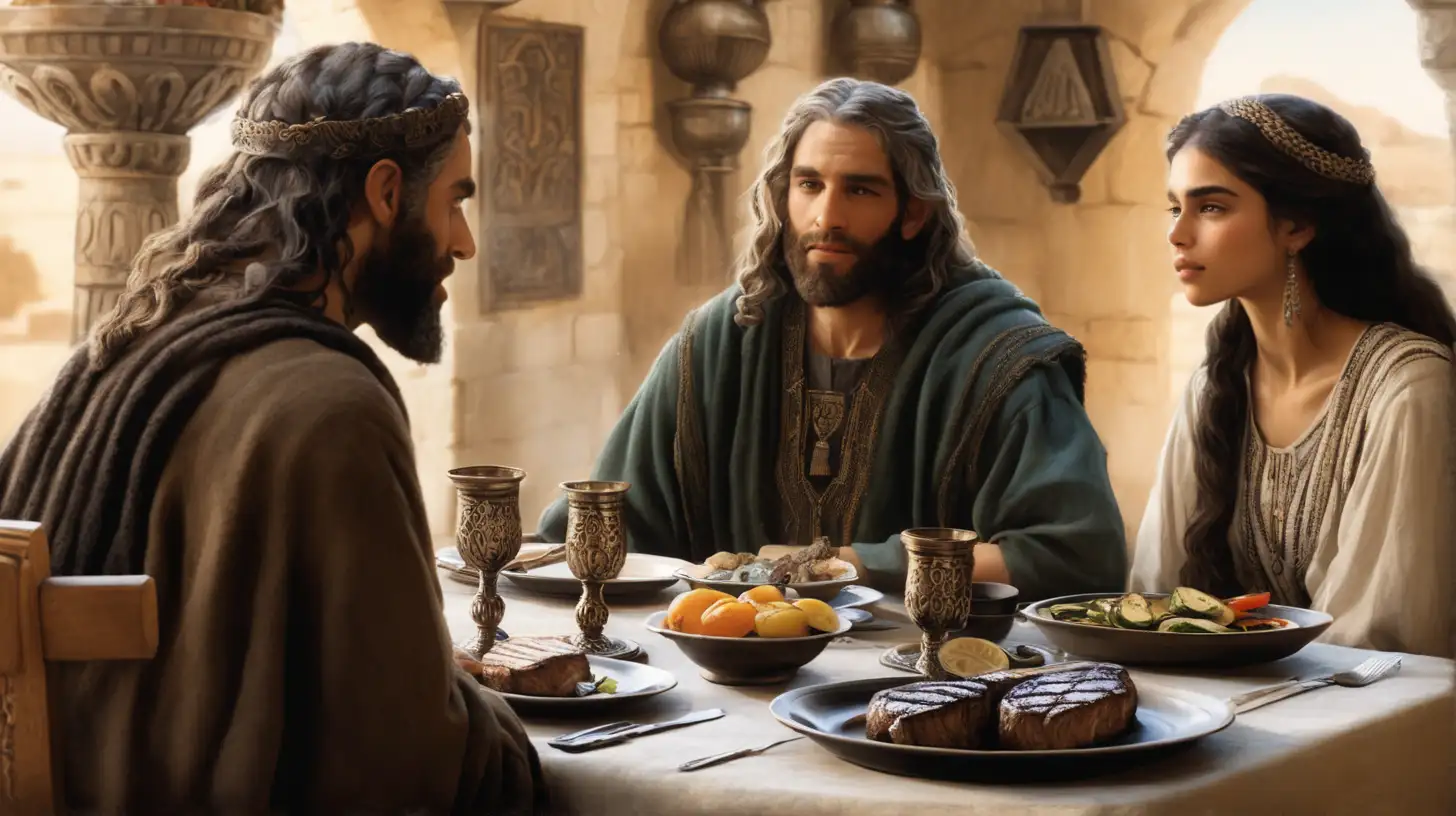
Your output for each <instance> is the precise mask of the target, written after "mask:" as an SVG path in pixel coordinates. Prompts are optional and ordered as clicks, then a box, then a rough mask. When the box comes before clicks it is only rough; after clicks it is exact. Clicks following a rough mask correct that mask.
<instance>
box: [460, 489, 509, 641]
mask: <svg viewBox="0 0 1456 816" xmlns="http://www.w3.org/2000/svg"><path fill="white" fill-rule="evenodd" d="M525 478H526V471H524V470H521V469H520V468H514V467H505V466H503V465H474V466H471V467H463V468H456V469H455V470H452V471H450V480H451V481H452V482H454V483H455V492H456V494H457V495H458V496H459V499H460V516H459V520H458V522H457V523H456V526H455V546H456V547H458V548H459V550H460V557H461V558H462V559H464V561H465V563H466V564H469V565H470V566H471V567H473V568H474V569H475V571H476V572H477V573H478V574H479V576H480V579H479V580H480V583H479V584H478V585H477V588H476V590H475V600H474V601H473V602H472V603H471V604H470V617H471V619H473V620H474V621H475V626H476V630H477V631H476V634H475V637H473V638H471V639H470V640H469V641H468V642H467V643H466V644H465V645H464V646H462V647H461V648H462V649H464V650H465V651H467V652H469V653H470V654H471V656H472V657H474V658H475V659H477V660H479V659H480V658H481V657H483V656H484V655H485V653H486V652H488V651H490V649H491V647H492V646H494V645H495V641H496V630H497V629H498V628H499V627H500V622H501V618H503V617H505V614H506V602H505V601H504V600H503V599H502V598H501V596H500V594H499V593H498V592H497V590H496V581H497V580H498V579H499V577H500V571H501V569H502V568H503V567H505V565H506V564H509V563H510V562H511V560H512V559H514V558H515V557H516V556H517V555H518V554H520V552H521V481H522V480H524V479H525Z"/></svg>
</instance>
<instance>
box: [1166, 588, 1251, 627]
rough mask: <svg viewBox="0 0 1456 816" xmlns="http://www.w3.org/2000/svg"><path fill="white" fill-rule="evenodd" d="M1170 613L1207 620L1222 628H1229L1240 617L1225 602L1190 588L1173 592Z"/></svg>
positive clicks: (1169, 602) (1169, 606)
mask: <svg viewBox="0 0 1456 816" xmlns="http://www.w3.org/2000/svg"><path fill="white" fill-rule="evenodd" d="M1168 611H1169V612H1171V613H1172V614H1174V615H1176V616H1177V617H1180V618H1207V619H1208V620H1211V621H1213V622H1214V623H1217V624H1219V625H1220V626H1228V625H1229V624H1230V623H1233V622H1234V619H1235V618H1237V617H1238V615H1237V614H1236V613H1235V612H1234V611H1233V610H1232V609H1230V608H1228V606H1227V605H1226V604H1224V602H1223V601H1220V600H1219V599H1217V598H1215V597H1213V596H1212V595H1209V594H1208V593H1206V592H1199V591H1198V590H1196V589H1191V588H1189V587H1178V588H1177V589H1175V590H1173V596H1172V597H1171V598H1170V599H1169V601H1168Z"/></svg>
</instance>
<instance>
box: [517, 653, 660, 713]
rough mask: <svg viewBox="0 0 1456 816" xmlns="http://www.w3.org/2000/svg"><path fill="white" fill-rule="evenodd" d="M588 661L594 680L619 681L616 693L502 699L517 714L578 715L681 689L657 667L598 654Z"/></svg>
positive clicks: (525, 696) (589, 657)
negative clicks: (578, 713) (529, 712)
mask: <svg viewBox="0 0 1456 816" xmlns="http://www.w3.org/2000/svg"><path fill="white" fill-rule="evenodd" d="M587 661H588V662H590V663H591V670H592V676H593V677H601V676H602V675H606V676H608V677H610V678H612V679H613V680H616V681H617V691H616V693H614V694H592V695H589V696H586V697H532V696H530V695H527V694H505V693H501V696H502V697H504V698H505V699H506V701H507V702H509V703H510V704H511V708H514V709H516V710H517V711H522V712H524V711H540V712H549V713H551V714H574V713H576V712H586V711H599V710H601V709H603V708H611V707H613V706H618V705H622V704H625V703H627V702H630V701H632V700H640V699H642V698H644V697H653V696H656V695H658V694H661V693H663V692H665V691H671V690H672V689H673V688H675V687H676V686H677V678H675V677H673V676H672V675H671V674H669V673H667V672H666V671H664V670H662V669H659V668H657V667H656V666H647V665H643V664H641V663H633V662H631V661H627V660H613V659H612V658H610V657H597V656H596V655H587Z"/></svg>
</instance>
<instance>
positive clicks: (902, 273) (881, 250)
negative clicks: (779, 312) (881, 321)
mask: <svg viewBox="0 0 1456 816" xmlns="http://www.w3.org/2000/svg"><path fill="white" fill-rule="evenodd" d="M901 224H902V221H901V219H900V218H896V219H895V222H894V223H893V224H891V225H890V229H889V230H887V231H886V232H885V234H884V235H883V236H881V237H880V239H879V240H877V241H875V242H874V243H873V244H864V243H861V242H859V241H856V240H854V239H852V238H850V237H849V236H847V235H844V234H842V233H837V232H824V231H820V230H816V231H813V232H806V233H804V234H803V235H800V234H798V233H796V232H794V228H793V227H791V226H788V225H787V224H786V225H784V238H783V247H784V259H785V260H786V262H787V263H788V267H789V274H790V275H792V276H793V279H794V289H795V290H797V291H798V293H799V297H801V298H803V299H804V302H805V303H807V304H809V305H810V306H826V307H834V306H848V305H849V304H851V303H854V302H856V301H858V300H860V299H862V298H866V297H872V296H879V297H884V298H886V299H892V296H893V295H894V293H895V292H896V291H897V290H898V289H899V288H900V287H901V286H903V285H904V283H905V281H906V280H907V278H908V276H909V275H910V274H912V273H913V272H914V271H915V266H916V264H917V263H919V262H923V260H924V259H923V258H922V257H916V256H918V255H920V254H921V253H918V252H917V251H916V246H915V244H916V242H915V241H913V240H909V241H907V240H906V239H905V237H904V236H903V235H902V234H901ZM814 244H833V245H834V246H836V247H839V248H842V249H845V250H847V251H849V252H851V253H853V254H854V256H855V260H854V264H853V265H851V266H850V267H849V269H847V270H845V271H843V272H839V271H836V270H835V268H834V267H833V266H832V265H830V264H823V263H820V264H816V263H812V262H810V260H809V247H810V246H812V245H814Z"/></svg>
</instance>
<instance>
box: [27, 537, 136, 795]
mask: <svg viewBox="0 0 1456 816" xmlns="http://www.w3.org/2000/svg"><path fill="white" fill-rule="evenodd" d="M50 573H51V556H50V548H49V546H48V545H47V543H46V537H45V533H44V532H43V531H42V530H41V527H40V525H39V524H31V523H28V522H15V521H0V813H3V814H12V813H14V814H50V813H59V812H61V811H62V810H63V808H64V802H63V801H62V798H63V792H64V788H63V787H62V785H61V764H62V760H61V756H62V754H61V752H60V746H59V744H58V743H59V739H58V738H57V736H56V735H55V734H53V733H52V732H51V727H50V724H51V708H50V707H51V705H53V701H52V700H51V699H50V695H48V694H47V687H46V666H45V664H46V662H47V661H52V662H55V661H87V660H147V659H151V658H152V657H154V656H155V655H156V653H157V588H156V586H155V585H153V583H152V579H151V578H150V577H148V576H146V575H119V576H112V575H108V576H94V577H92V576H86V577H75V578H52V577H50Z"/></svg>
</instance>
